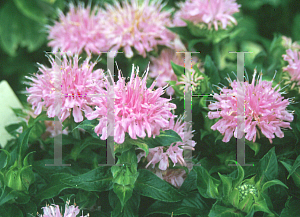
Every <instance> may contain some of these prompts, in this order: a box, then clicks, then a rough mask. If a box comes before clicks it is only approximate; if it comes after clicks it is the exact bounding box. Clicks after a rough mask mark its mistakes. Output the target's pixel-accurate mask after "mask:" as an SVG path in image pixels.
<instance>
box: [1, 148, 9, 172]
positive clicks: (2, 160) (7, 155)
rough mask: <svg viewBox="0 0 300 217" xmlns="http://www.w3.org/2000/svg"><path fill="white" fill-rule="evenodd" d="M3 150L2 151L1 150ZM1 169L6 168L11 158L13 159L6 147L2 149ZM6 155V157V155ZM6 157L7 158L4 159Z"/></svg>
mask: <svg viewBox="0 0 300 217" xmlns="http://www.w3.org/2000/svg"><path fill="white" fill-rule="evenodd" d="M1 151H2V152H1ZM0 152H1V153H0V159H1V160H0V162H1V163H0V169H2V168H4V169H5V168H6V167H7V166H8V164H9V162H10V159H11V156H10V153H9V152H8V151H7V150H5V149H0ZM4 155H6V157H4ZM4 159H5V160H4Z"/></svg>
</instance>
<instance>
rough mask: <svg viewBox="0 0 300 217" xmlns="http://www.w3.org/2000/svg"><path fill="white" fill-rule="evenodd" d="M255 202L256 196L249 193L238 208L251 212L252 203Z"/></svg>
mask: <svg viewBox="0 0 300 217" xmlns="http://www.w3.org/2000/svg"><path fill="white" fill-rule="evenodd" d="M253 202H254V198H253V195H252V194H248V195H247V196H246V197H245V198H244V199H243V200H242V201H241V202H240V203H239V205H238V208H239V209H240V210H242V211H243V212H245V213H249V211H250V209H251V207H252V204H253Z"/></svg>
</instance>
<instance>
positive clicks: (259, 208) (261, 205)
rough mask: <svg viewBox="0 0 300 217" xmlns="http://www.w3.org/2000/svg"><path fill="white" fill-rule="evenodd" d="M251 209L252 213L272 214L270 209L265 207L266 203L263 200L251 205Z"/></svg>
mask: <svg viewBox="0 0 300 217" xmlns="http://www.w3.org/2000/svg"><path fill="white" fill-rule="evenodd" d="M252 208H253V210H254V212H258V211H262V212H265V213H269V214H272V212H271V211H270V209H269V207H268V205H267V202H266V200H265V199H264V198H263V199H262V200H259V201H256V202H255V203H254V204H253V207H252Z"/></svg>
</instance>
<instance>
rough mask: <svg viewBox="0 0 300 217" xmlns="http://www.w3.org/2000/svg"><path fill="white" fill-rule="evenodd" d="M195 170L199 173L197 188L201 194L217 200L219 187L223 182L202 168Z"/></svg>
mask: <svg viewBox="0 0 300 217" xmlns="http://www.w3.org/2000/svg"><path fill="white" fill-rule="evenodd" d="M193 169H194V170H195V171H196V173H197V188H198V191H199V193H200V194H201V195H202V196H203V197H205V198H217V197H218V196H219V193H218V186H219V185H220V183H221V182H220V181H219V180H217V179H215V178H213V177H211V176H210V175H209V173H208V172H207V170H206V169H204V168H203V167H202V166H201V167H195V168H193Z"/></svg>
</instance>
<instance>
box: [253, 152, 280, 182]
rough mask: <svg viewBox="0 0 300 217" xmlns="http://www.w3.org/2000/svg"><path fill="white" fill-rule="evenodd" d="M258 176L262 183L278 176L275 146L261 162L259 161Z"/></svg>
mask: <svg viewBox="0 0 300 217" xmlns="http://www.w3.org/2000/svg"><path fill="white" fill-rule="evenodd" d="M257 174H258V178H259V179H260V182H261V185H262V184H263V183H264V182H266V181H270V180H273V179H276V177H277V176H278V162H277V157H276V154H275V147H273V148H272V149H271V150H270V151H269V152H268V153H267V154H266V155H265V156H264V157H263V158H262V159H261V160H260V161H259V162H258V171H257Z"/></svg>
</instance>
